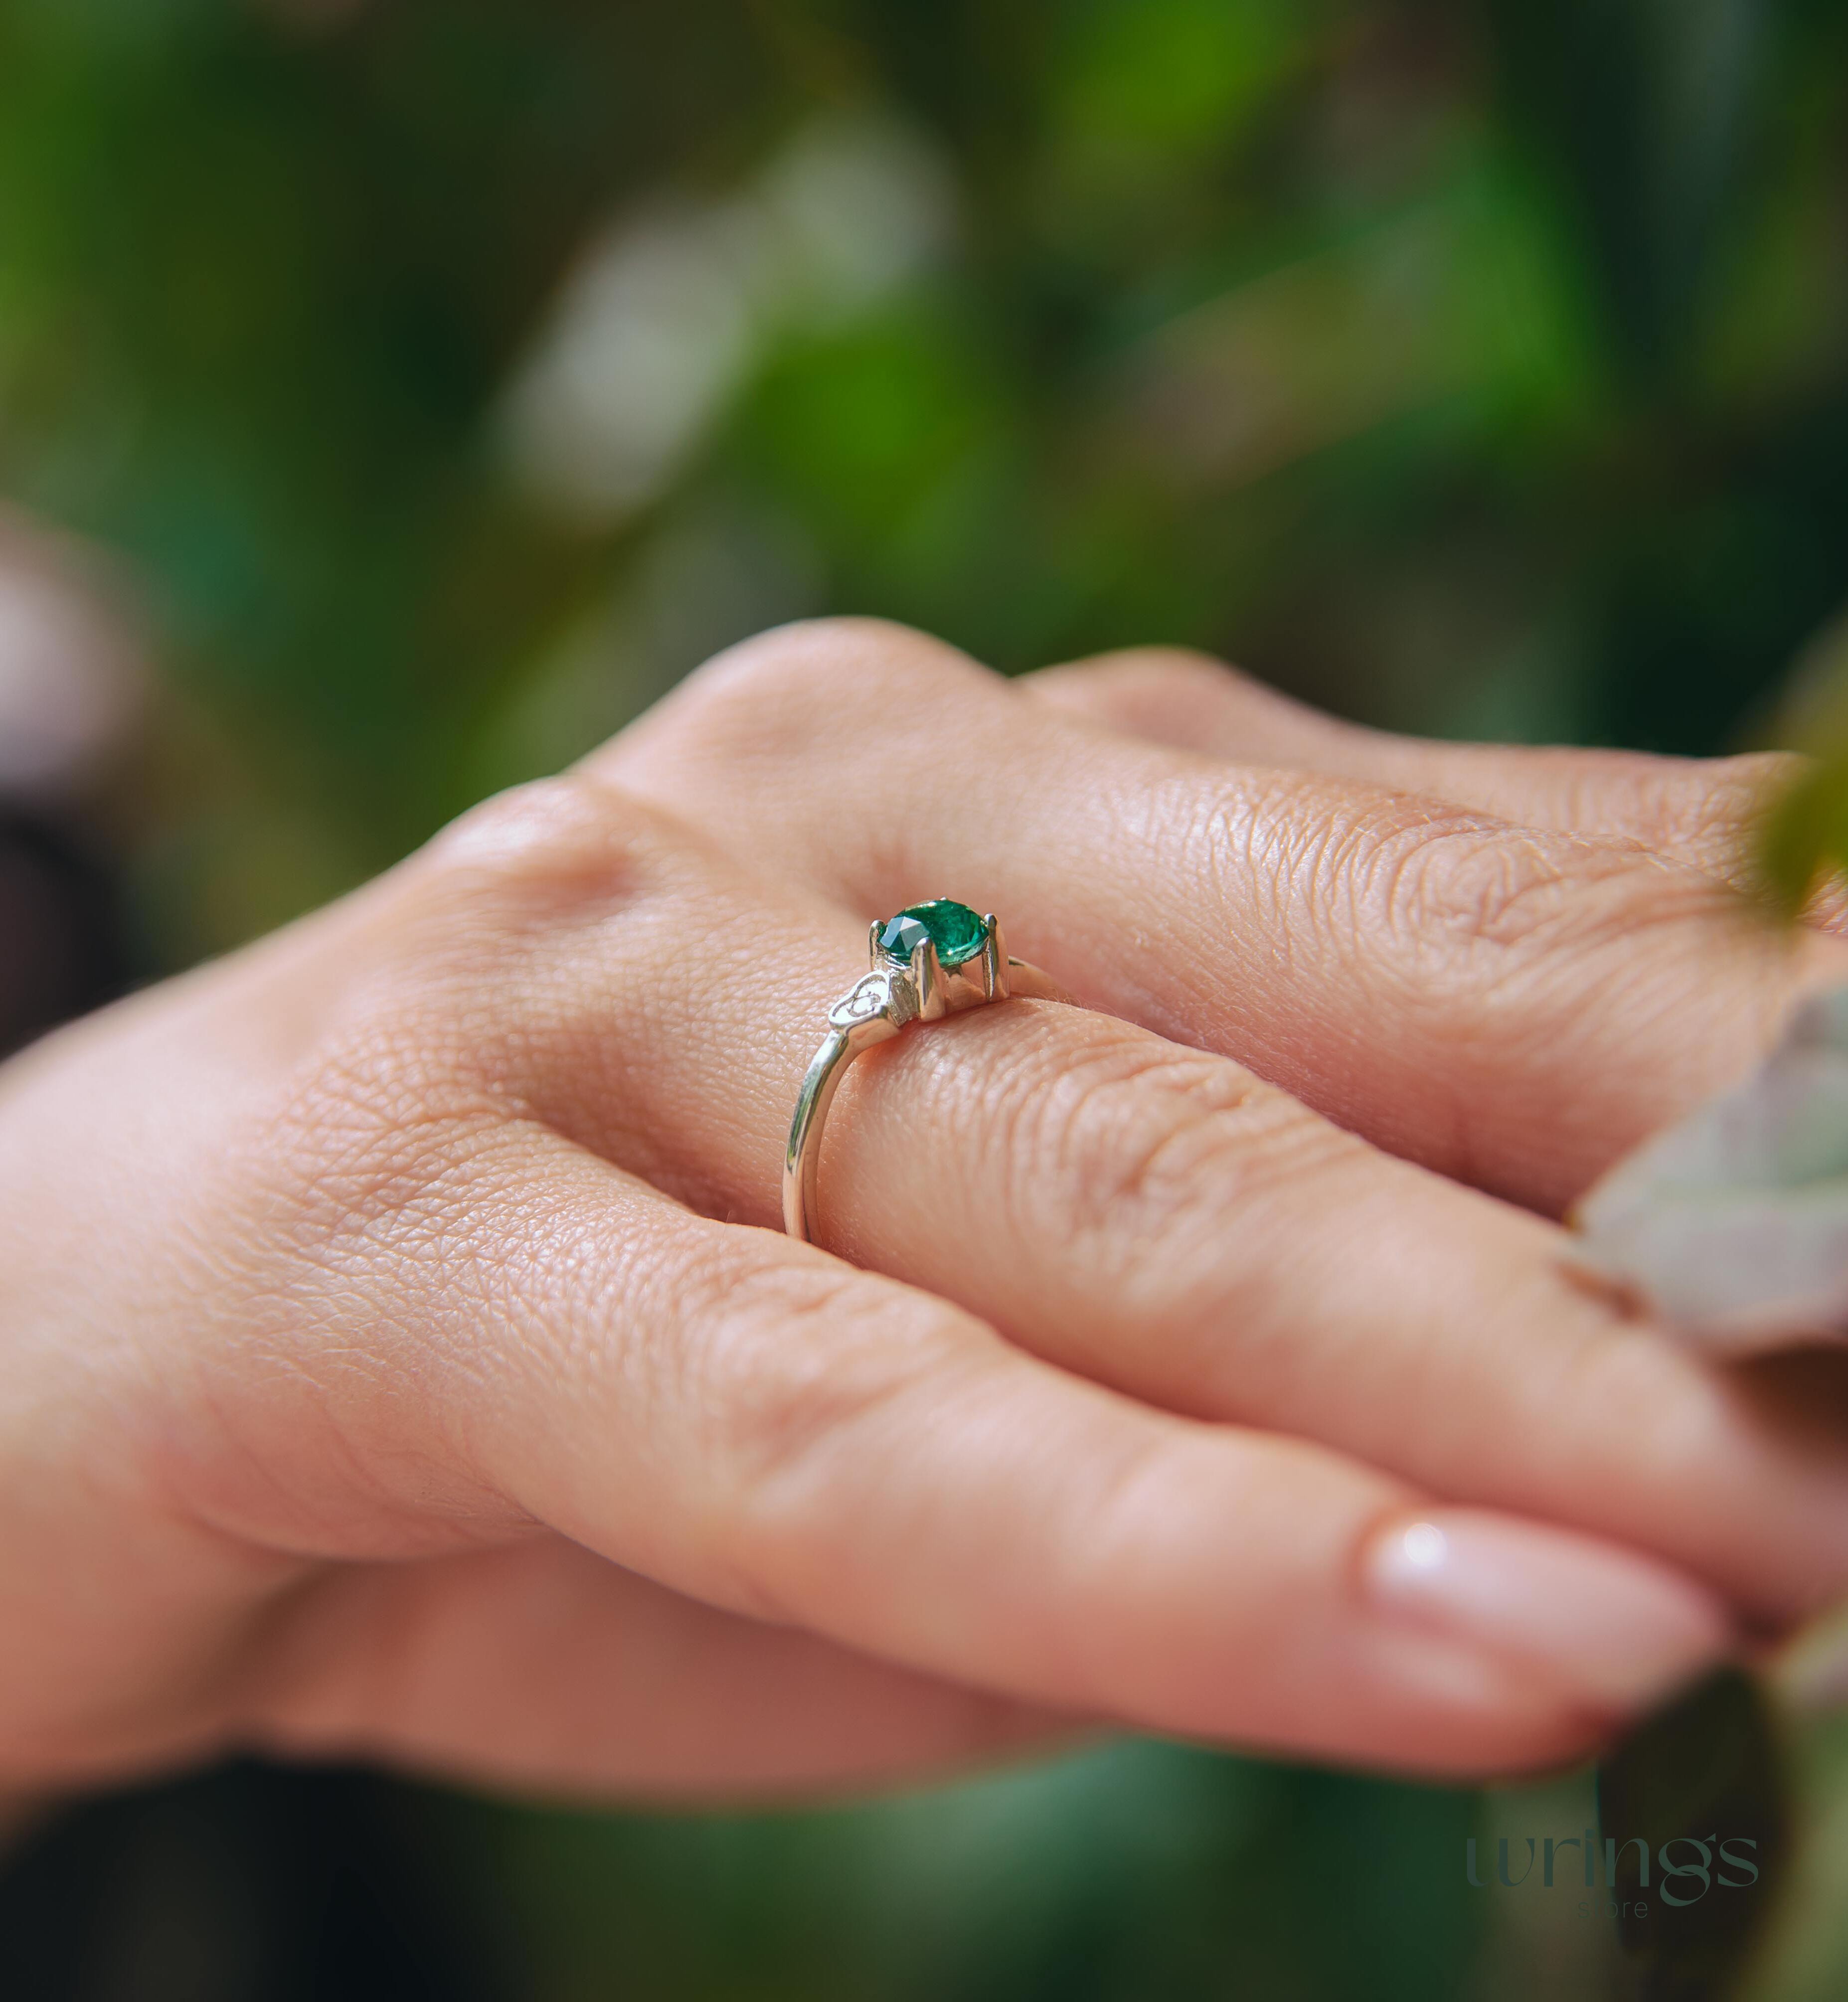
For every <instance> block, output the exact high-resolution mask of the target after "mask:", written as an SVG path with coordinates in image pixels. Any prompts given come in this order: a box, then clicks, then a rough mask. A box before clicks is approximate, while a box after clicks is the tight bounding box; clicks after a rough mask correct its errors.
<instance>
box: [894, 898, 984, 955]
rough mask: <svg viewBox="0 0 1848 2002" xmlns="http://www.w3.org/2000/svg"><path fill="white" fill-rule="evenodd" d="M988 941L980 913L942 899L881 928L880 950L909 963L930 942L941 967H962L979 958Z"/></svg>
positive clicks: (915, 908) (918, 906)
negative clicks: (924, 943)
mask: <svg viewBox="0 0 1848 2002" xmlns="http://www.w3.org/2000/svg"><path fill="white" fill-rule="evenodd" d="M987 938H988V935H987V933H985V931H984V930H983V929H982V919H981V916H980V915H979V914H978V912H975V911H972V910H971V909H969V907H968V905H967V904H957V903H952V902H950V899H949V898H947V897H938V898H933V901H932V902H929V903H928V904H913V905H912V907H911V909H909V910H908V911H901V912H899V913H898V916H896V917H895V918H887V919H886V921H885V923H884V924H883V925H882V926H880V929H879V949H880V951H881V952H883V953H887V954H890V955H891V957H892V958H894V959H902V960H905V961H909V960H910V958H911V956H912V954H913V953H914V952H915V951H916V950H917V949H918V947H919V946H920V945H922V943H923V942H924V941H925V940H926V939H929V941H930V942H931V943H932V944H933V945H934V946H935V947H936V949H937V964H939V965H940V966H943V967H951V966H961V965H962V964H964V961H968V960H971V959H975V958H976V957H978V956H979V954H980V953H981V951H982V947H983V946H984V945H985V943H987Z"/></svg>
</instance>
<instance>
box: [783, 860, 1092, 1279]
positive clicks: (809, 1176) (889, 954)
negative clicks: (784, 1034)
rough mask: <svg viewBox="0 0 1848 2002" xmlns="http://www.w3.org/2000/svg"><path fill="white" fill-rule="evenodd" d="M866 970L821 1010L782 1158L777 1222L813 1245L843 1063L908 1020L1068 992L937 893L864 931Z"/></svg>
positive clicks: (987, 920) (992, 927)
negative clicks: (828, 1126)
mask: <svg viewBox="0 0 1848 2002" xmlns="http://www.w3.org/2000/svg"><path fill="white" fill-rule="evenodd" d="M866 938H867V944H868V947H869V948H870V951H871V954H872V961H873V964H872V971H870V972H869V973H866V974H863V975H861V977H860V978H859V980H858V981H857V982H856V983H855V984H854V985H853V987H852V988H851V989H849V992H846V993H845V994H843V995H842V996H841V998H840V999H839V1000H838V1001H837V1002H835V1004H834V1006H832V1008H830V1009H829V1010H828V1040H827V1041H825V1043H823V1044H822V1045H821V1048H819V1049H818V1050H817V1051H816V1052H815V1055H814V1062H812V1063H811V1065H810V1066H809V1067H808V1074H807V1076H805V1077H804V1079H803V1080H802V1090H801V1091H800V1094H799V1095H798V1096H797V1100H796V1116H795V1118H793V1120H792V1121H790V1143H789V1146H787V1147H786V1149H784V1151H783V1228H784V1229H786V1231H788V1233H790V1236H792V1237H799V1238H800V1239H801V1240H802V1241H803V1242H804V1243H810V1242H811V1241H812V1239H813V1236H814V1216H815V1184H816V1177H817V1172H818V1169H819V1167H820V1163H821V1125H822V1122H823V1121H825V1119H826V1118H827V1117H828V1107H829V1106H830V1105H831V1104H832V1103H833V1101H834V1094H835V1091H836V1090H838V1089H839V1086H840V1082H841V1079H842V1076H843V1075H844V1074H845V1073H846V1069H847V1066H848V1065H849V1064H850V1063H851V1062H853V1059H855V1058H856V1056H858V1055H859V1053H860V1052H861V1051H862V1050H870V1048H872V1047H873V1045H874V1044H875V1043H883V1042H886V1041H889V1040H890V1039H891V1038H892V1037H894V1036H895V1035H897V1034H899V1033H900V1031H902V1030H904V1029H906V1028H908V1027H910V1026H911V1024H912V1023H913V1022H934V1021H936V1020H940V1018H941V1017H943V1016H945V1015H956V1014H960V1013H962V1011H963V1010H964V1009H965V1008H983V1007H986V1006H988V1004H989V1003H990V1002H992V1001H1005V1000H1006V999H1009V996H1016V995H1018V996H1025V997H1027V998H1030V999H1037V1000H1044V1001H1066V1000H1069V999H1070V998H1071V997H1070V996H1069V995H1067V994H1066V993H1065V992H1064V991H1063V990H1062V989H1060V988H1059V987H1058V986H1057V985H1055V984H1054V982H1052V981H1051V980H1050V979H1049V978H1048V977H1047V976H1046V975H1044V974H1043V973H1042V972H1041V971H1040V970H1039V968H1037V966H1029V965H1028V964H1027V962H1026V961H1025V960H1023V959H1009V957H1008V956H1007V947H1006V945H1005V944H1004V943H1002V937H1001V927H1000V926H999V924H998V923H996V922H995V917H994V914H993V912H989V915H988V916H985V917H983V916H978V914H977V913H976V912H974V911H972V910H971V909H970V908H969V906H968V905H967V904H958V903H957V902H954V901H953V900H952V899H951V898H948V897H937V898H933V899H932V901H931V902H929V903H927V904H913V905H911V906H910V907H909V908H908V909H905V910H902V911H899V912H896V913H895V914H894V916H891V917H889V918H887V919H884V921H883V922H878V921H876V922H875V923H873V926H872V927H871V929H870V930H869V932H868V933H867V935H866Z"/></svg>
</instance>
